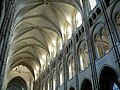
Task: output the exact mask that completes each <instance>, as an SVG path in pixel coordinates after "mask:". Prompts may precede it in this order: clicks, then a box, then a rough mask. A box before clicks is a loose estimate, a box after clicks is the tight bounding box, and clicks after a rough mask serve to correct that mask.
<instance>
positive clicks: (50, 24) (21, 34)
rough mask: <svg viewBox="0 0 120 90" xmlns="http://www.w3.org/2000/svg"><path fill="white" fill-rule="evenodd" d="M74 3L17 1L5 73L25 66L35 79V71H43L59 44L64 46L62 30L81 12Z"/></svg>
mask: <svg viewBox="0 0 120 90" xmlns="http://www.w3.org/2000/svg"><path fill="white" fill-rule="evenodd" d="M76 1H77V0H18V1H17V4H16V11H15V16H14V18H15V20H14V24H13V28H12V30H13V36H12V39H11V47H10V50H9V57H8V64H9V65H8V66H9V70H8V71H9V72H10V71H11V70H12V69H13V68H14V67H16V66H18V65H25V66H26V67H27V68H28V69H29V70H30V71H31V73H32V74H33V76H35V70H36V68H38V67H39V70H37V71H39V73H41V72H42V70H44V69H45V67H47V65H48V64H49V62H50V61H51V60H52V59H53V58H54V57H55V54H56V53H57V52H58V51H59V50H60V43H64V42H65V40H66V37H65V32H66V31H65V28H66V27H68V26H69V25H72V23H73V21H72V19H73V17H74V13H75V12H79V11H81V10H80V8H81V7H80V4H79V3H78V2H76ZM81 13H82V12H81ZM66 34H67V33H66ZM60 41H61V42H60Z"/></svg>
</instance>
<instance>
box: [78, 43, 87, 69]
mask: <svg viewBox="0 0 120 90" xmlns="http://www.w3.org/2000/svg"><path fill="white" fill-rule="evenodd" d="M79 58H80V69H81V70H84V69H85V68H87V67H88V64H89V58H88V48H87V45H86V43H81V45H80V48H79Z"/></svg>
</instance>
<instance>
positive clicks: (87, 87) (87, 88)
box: [81, 79, 92, 90]
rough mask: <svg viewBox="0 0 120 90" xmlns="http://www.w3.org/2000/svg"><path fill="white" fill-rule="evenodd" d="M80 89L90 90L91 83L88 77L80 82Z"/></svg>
mask: <svg viewBox="0 0 120 90" xmlns="http://www.w3.org/2000/svg"><path fill="white" fill-rule="evenodd" d="M81 90H92V84H91V82H90V81H89V80H88V79H85V80H84V81H83V83H82V86H81Z"/></svg>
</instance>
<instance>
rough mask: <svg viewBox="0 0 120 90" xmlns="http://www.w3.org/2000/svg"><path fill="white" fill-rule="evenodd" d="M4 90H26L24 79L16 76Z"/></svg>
mask: <svg viewBox="0 0 120 90" xmlns="http://www.w3.org/2000/svg"><path fill="white" fill-rule="evenodd" d="M6 90H27V84H26V82H25V80H24V79H22V78H21V77H19V76H18V77H15V78H13V79H12V80H11V81H10V82H9V83H8V85H7V89H6Z"/></svg>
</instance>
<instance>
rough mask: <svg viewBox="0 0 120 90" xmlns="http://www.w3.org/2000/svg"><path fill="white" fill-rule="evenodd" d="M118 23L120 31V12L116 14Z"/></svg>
mask: <svg viewBox="0 0 120 90" xmlns="http://www.w3.org/2000/svg"><path fill="white" fill-rule="evenodd" d="M116 24H117V27H118V32H119V33H120V12H119V13H118V14H117V15H116Z"/></svg>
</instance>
